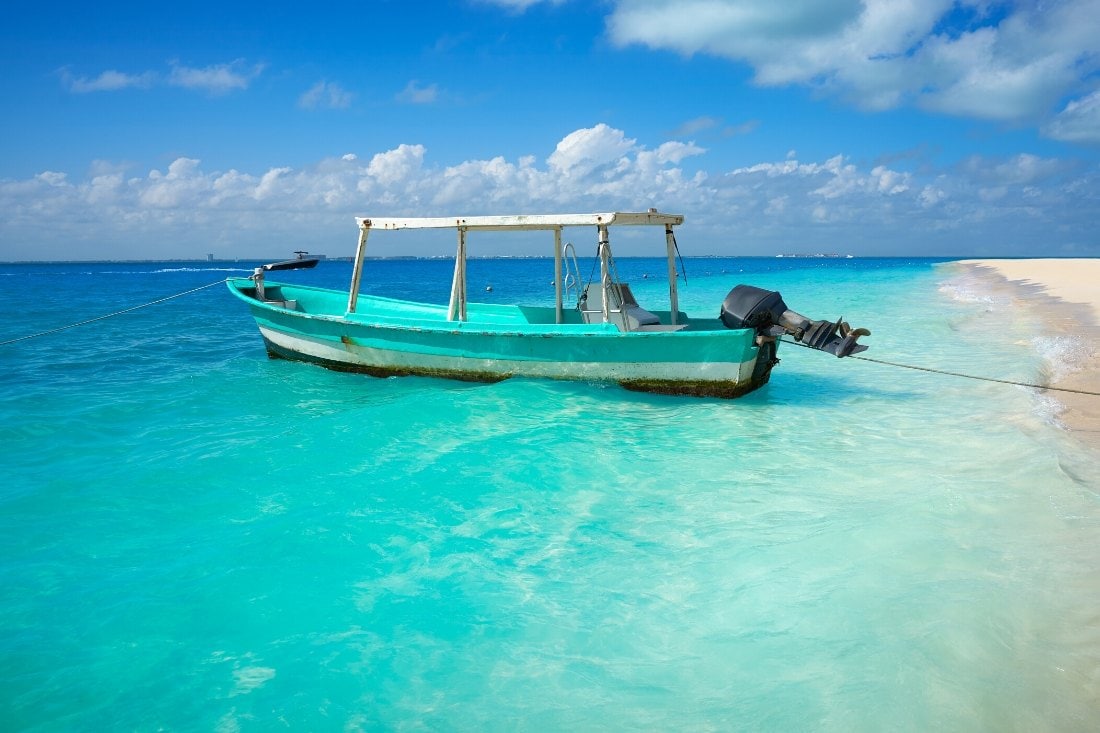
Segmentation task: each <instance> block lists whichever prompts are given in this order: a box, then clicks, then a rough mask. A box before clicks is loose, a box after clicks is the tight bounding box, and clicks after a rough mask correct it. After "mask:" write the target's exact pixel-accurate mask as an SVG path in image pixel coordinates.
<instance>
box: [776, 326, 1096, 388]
mask: <svg viewBox="0 0 1100 733" xmlns="http://www.w3.org/2000/svg"><path fill="white" fill-rule="evenodd" d="M779 340H780V341H782V342H783V343H785V344H794V345H795V346H801V347H802V348H804V349H812V350H815V351H816V349H814V347H812V346H808V345H807V344H803V343H799V342H798V341H788V340H787V339H779ZM845 358H847V359H859V360H860V361H870V362H873V363H875V364H883V365H884V366H892V367H898V368H900V369H914V370H916V371H919V372H930V373H932V374H945V375H947V376H949V377H962V378H963V379H976V380H978V381H979V382H997V383H998V384H1011V385H1013V386H1015V387H1032V388H1034V389H1048V390H1051V391H1052V392H1073V393H1074V394H1087V395H1092V396H1093V397H1100V392H1090V391H1089V390H1087V389H1073V388H1071V387H1052V386H1050V385H1047V384H1033V383H1031V382H1017V381H1015V380H1012V379H997V378H995V377H979V376H976V375H974V374H963V373H961V372H949V371H947V370H946V369H933V368H932V367H923V366H915V365H913V364H899V363H898V362H896V361H886V360H884V359H872V358H871V357H869V356H856V355H854V354H853V355H851V356H847V357H845Z"/></svg>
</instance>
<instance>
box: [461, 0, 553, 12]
mask: <svg viewBox="0 0 1100 733" xmlns="http://www.w3.org/2000/svg"><path fill="white" fill-rule="evenodd" d="M479 1H480V2H482V3H484V4H485V5H498V6H500V7H502V8H506V9H508V10H514V11H518V12H520V13H522V12H523V11H525V10H527V8H530V7H534V6H535V5H541V4H544V3H545V4H546V5H561V4H562V3H563V2H565V0H479Z"/></svg>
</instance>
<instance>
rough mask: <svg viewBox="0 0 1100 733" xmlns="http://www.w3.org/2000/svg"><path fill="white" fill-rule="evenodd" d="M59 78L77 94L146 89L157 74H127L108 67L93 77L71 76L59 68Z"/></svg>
mask: <svg viewBox="0 0 1100 733" xmlns="http://www.w3.org/2000/svg"><path fill="white" fill-rule="evenodd" d="M61 78H62V80H63V81H64V82H65V84H66V85H67V86H68V87H69V91H71V92H75V93H77V94H86V93H88V92H115V91H118V90H120V89H148V88H149V87H151V86H152V85H153V83H154V82H155V81H156V78H157V75H156V74H154V73H153V72H152V71H145V72H142V73H140V74H127V73H125V72H122V71H115V70H114V69H108V70H107V71H104V72H102V73H101V74H100V75H99V76H97V77H94V78H91V79H89V78H87V77H83V76H81V77H76V76H73V75H72V74H71V73H70V72H69V70H68V69H62V70H61Z"/></svg>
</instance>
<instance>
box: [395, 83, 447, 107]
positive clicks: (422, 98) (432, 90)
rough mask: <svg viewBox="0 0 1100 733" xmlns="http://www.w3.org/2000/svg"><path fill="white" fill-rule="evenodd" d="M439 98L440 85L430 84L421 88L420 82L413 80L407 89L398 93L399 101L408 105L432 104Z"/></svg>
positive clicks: (407, 85) (406, 86)
mask: <svg viewBox="0 0 1100 733" xmlns="http://www.w3.org/2000/svg"><path fill="white" fill-rule="evenodd" d="M438 97H439V85H437V84H429V85H428V86H426V87H425V86H421V85H420V82H419V81H417V80H416V79H413V80H412V81H410V82H409V83H408V84H406V85H405V88H404V89H402V90H401V91H400V92H398V93H397V101H398V102H404V103H406V104H431V103H432V102H434V101H436V99H437V98H438Z"/></svg>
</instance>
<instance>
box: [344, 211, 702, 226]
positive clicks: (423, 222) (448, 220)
mask: <svg viewBox="0 0 1100 733" xmlns="http://www.w3.org/2000/svg"><path fill="white" fill-rule="evenodd" d="M355 221H356V222H357V223H358V224H359V228H360V229H391V230H392V229H467V230H472V229H481V230H508V229H515V230H552V229H561V228H563V227H581V226H604V227H606V226H611V225H613V224H618V225H623V224H626V225H652V226H666V225H673V226H676V225H679V224H683V223H684V217H683V216H682V215H680V214H662V213H660V212H659V211H657V210H656V209H650V210H649V211H644V212H623V211H611V212H604V213H597V214H519V215H514V216H439V217H427V218H406V219H401V218H368V217H356V219H355Z"/></svg>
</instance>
